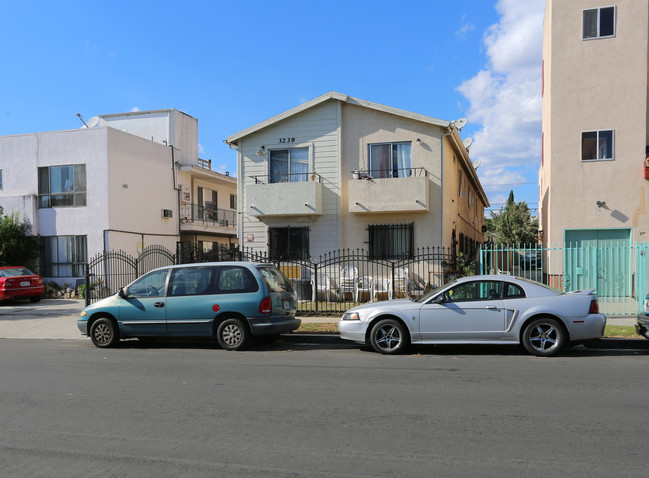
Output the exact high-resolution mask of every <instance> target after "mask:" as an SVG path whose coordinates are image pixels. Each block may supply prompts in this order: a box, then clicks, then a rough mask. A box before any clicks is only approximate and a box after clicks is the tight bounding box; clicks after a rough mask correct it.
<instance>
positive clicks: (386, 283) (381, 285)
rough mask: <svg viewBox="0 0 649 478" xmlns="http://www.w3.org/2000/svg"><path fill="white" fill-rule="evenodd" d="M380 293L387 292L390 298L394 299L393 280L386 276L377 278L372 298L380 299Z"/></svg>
mask: <svg viewBox="0 0 649 478" xmlns="http://www.w3.org/2000/svg"><path fill="white" fill-rule="evenodd" d="M379 294H387V297H388V300H392V280H390V279H388V278H385V277H379V278H378V279H376V281H375V282H374V294H373V296H372V300H374V301H376V300H378V297H379Z"/></svg>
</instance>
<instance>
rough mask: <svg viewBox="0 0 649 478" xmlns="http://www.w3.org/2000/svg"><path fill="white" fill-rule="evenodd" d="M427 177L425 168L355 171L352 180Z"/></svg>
mask: <svg viewBox="0 0 649 478" xmlns="http://www.w3.org/2000/svg"><path fill="white" fill-rule="evenodd" d="M419 177H428V171H426V168H400V169H355V170H354V171H352V178H353V179H384V178H419Z"/></svg>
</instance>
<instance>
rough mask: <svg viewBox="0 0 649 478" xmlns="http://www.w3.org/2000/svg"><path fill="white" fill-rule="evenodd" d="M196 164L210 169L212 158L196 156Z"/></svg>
mask: <svg viewBox="0 0 649 478" xmlns="http://www.w3.org/2000/svg"><path fill="white" fill-rule="evenodd" d="M198 166H199V167H200V168H203V169H207V170H210V171H211V170H212V160H211V159H201V158H198Z"/></svg>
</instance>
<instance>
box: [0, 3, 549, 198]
mask: <svg viewBox="0 0 649 478" xmlns="http://www.w3.org/2000/svg"><path fill="white" fill-rule="evenodd" d="M544 4H545V2H544V0H526V1H520V0H497V1H496V0H464V1H458V2H447V1H441V0H428V1H408V0H403V1H400V2H376V1H365V0H358V1H354V0H347V1H322V2H308V1H282V0H276V1H274V2H268V1H256V0H254V1H246V0H241V1H237V2H226V1H191V0H186V1H185V2H177V1H174V2H172V1H166V0H161V1H137V0H136V1H130V2H125V1H111V2H87V1H84V2H80V1H62V2H50V1H29V0H24V1H22V2H9V1H6V0H5V1H3V2H2V11H3V17H4V21H3V28H2V29H1V30H0V42H1V45H2V47H1V52H2V57H3V68H2V69H1V70H0V99H1V101H0V135H10V134H23V133H32V132H37V131H52V130H60V129H73V128H78V127H80V126H81V123H80V121H79V119H78V118H77V117H76V113H81V114H82V115H83V117H84V118H86V119H88V118H90V117H92V116H95V115H98V114H108V113H120V112H127V111H134V110H150V109H162V108H176V109H179V110H181V111H184V112H185V113H187V114H189V115H191V116H194V117H195V118H198V121H199V143H200V148H201V153H200V155H201V157H202V158H205V159H211V160H212V165H213V166H212V167H213V169H215V170H218V171H222V172H224V171H230V173H231V174H234V173H235V171H236V154H235V152H234V151H232V150H230V149H229V148H228V147H227V146H226V145H224V144H223V139H225V138H226V137H227V136H229V135H231V134H233V133H236V132H238V131H240V130H242V129H245V128H247V127H249V126H251V125H253V124H255V123H258V122H260V121H263V120H264V119H267V118H269V117H271V116H274V115H276V114H278V113H281V112H283V111H285V110H287V109H289V108H292V107H294V106H297V105H299V104H300V103H303V102H305V101H308V100H310V99H313V98H315V97H317V96H320V95H321V94H324V93H326V92H328V91H332V90H334V91H338V92H340V93H345V94H348V95H351V96H355V97H358V98H362V99H365V100H369V101H373V102H377V103H381V104H385V105H389V106H393V107H397V108H402V109H405V110H409V111H413V112H416V113H421V114H425V115H429V116H433V117H436V118H440V119H444V120H453V119H457V118H461V117H468V118H469V123H468V125H467V126H466V127H465V128H464V129H463V131H462V136H463V137H467V136H472V137H473V138H474V139H475V142H474V145H473V146H472V148H471V157H472V159H473V160H474V161H475V160H477V159H480V160H481V165H480V167H479V169H478V173H479V175H480V177H481V181H482V183H483V185H484V188H485V190H486V191H487V194H488V197H489V200H490V202H491V203H492V205H493V207H495V208H498V207H500V204H502V203H503V202H504V200H505V199H506V197H507V195H508V193H509V190H510V189H513V190H514V192H515V195H516V199H517V200H525V201H526V202H527V203H528V205H530V207H532V208H536V207H537V202H538V193H537V190H538V187H537V174H538V167H539V163H540V152H541V151H540V149H541V148H540V139H541V103H540V101H541V96H540V95H541V89H540V88H541V77H540V75H541V40H542V39H541V35H542V21H543V7H544ZM2 160H3V161H4V160H5V159H4V158H3V159H2Z"/></svg>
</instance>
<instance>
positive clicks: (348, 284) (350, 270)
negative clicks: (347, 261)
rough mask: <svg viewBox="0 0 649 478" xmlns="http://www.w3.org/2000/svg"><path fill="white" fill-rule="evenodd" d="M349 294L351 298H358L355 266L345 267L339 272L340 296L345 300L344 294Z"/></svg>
mask: <svg viewBox="0 0 649 478" xmlns="http://www.w3.org/2000/svg"><path fill="white" fill-rule="evenodd" d="M347 292H349V293H350V294H351V295H352V298H353V299H354V300H356V299H357V298H358V269H357V268H356V266H345V267H343V269H342V271H340V296H341V299H342V300H345V294H346V293H347Z"/></svg>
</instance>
